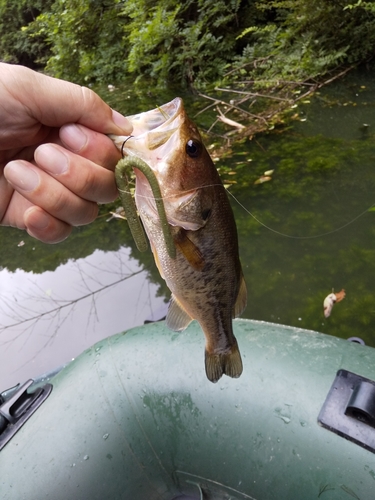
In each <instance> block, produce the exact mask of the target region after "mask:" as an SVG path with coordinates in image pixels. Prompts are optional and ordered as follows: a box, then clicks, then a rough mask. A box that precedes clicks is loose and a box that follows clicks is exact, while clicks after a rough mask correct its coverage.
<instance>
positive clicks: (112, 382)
mask: <svg viewBox="0 0 375 500" xmlns="http://www.w3.org/2000/svg"><path fill="white" fill-rule="evenodd" d="M234 328H235V334H236V337H237V339H238V343H239V346H240V350H241V353H242V358H243V364H244V371H243V374H242V376H241V377H240V378H239V379H230V378H228V377H226V376H224V377H223V378H222V379H221V380H220V381H219V382H218V383H217V384H212V383H210V382H209V381H208V380H207V378H206V376H205V372H204V361H203V357H204V337H203V334H202V332H201V330H200V327H199V325H198V324H196V323H195V322H194V323H193V324H192V325H191V326H190V327H189V328H188V329H187V330H186V331H185V332H183V333H175V332H171V331H169V330H168V329H167V328H166V326H165V324H164V322H162V323H153V324H150V325H147V326H143V327H140V328H135V329H132V330H130V331H128V332H125V333H122V334H119V335H115V336H113V337H109V338H107V339H105V340H103V341H101V342H99V343H98V344H96V345H94V346H93V347H92V348H90V349H88V350H86V351H85V352H84V353H83V354H82V355H81V356H79V357H78V358H77V359H76V360H74V361H73V362H72V363H70V364H69V365H68V366H67V367H66V368H64V369H63V370H62V371H61V372H60V373H59V374H58V375H56V376H55V377H53V379H52V380H51V381H50V382H51V384H52V385H53V390H52V392H51V394H50V396H49V397H48V398H47V399H46V401H45V402H44V403H43V404H42V405H41V406H40V407H39V409H38V410H37V411H36V412H35V413H34V414H33V415H32V416H31V417H30V418H29V420H28V421H27V422H26V423H25V424H24V425H23V426H22V427H21V429H20V430H19V431H18V432H17V433H16V434H15V435H14V437H13V438H12V439H11V440H10V441H9V442H8V443H7V444H6V445H5V447H4V448H3V450H2V451H1V452H0V498H1V499H2V500H23V499H25V500H43V499H52V500H66V499H77V500H86V499H87V500H96V499H97V500H99V499H100V500H104V499H106V500H114V499H131V500H153V499H155V500H159V499H160V500H172V499H177V498H191V499H233V500H234V499H241V500H242V499H256V500H294V499H296V500H297V499H298V500H299V499H301V500H310V499H318V498H321V499H323V500H345V499H347V500H351V499H353V498H355V499H361V500H367V499H372V498H374V487H375V456H374V453H373V452H372V451H370V450H369V449H366V448H365V447H363V446H360V445H359V444H358V443H356V442H353V441H350V440H348V439H345V438H344V437H342V436H340V435H338V434H337V433H335V432H331V431H330V430H328V429H327V428H324V427H323V426H322V425H320V424H319V423H318V417H319V414H320V412H321V409H322V407H323V405H324V402H325V400H326V398H327V395H328V393H329V391H330V388H331V386H332V384H333V382H334V380H335V377H336V374H337V372H338V370H340V369H344V370H348V371H349V372H353V373H355V374H358V375H361V376H363V377H365V378H367V379H370V380H375V349H373V348H370V347H367V346H362V345H359V344H354V343H351V342H348V341H345V340H341V339H338V338H334V337H330V336H327V335H323V334H320V333H316V332H312V331H306V330H301V329H295V328H291V327H286V326H281V325H276V324H270V323H263V322H256V321H247V320H236V321H235V322H234ZM346 418H349V417H346ZM370 427H371V426H370ZM370 427H369V433H370V434H371V432H375V430H374V429H373V428H372V427H371V428H370Z"/></svg>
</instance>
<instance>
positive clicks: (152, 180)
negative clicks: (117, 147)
mask: <svg viewBox="0 0 375 500" xmlns="http://www.w3.org/2000/svg"><path fill="white" fill-rule="evenodd" d="M128 139H129V138H128ZM128 139H126V140H128ZM125 142H126V141H124V143H123V145H122V148H121V152H122V149H123V147H124V145H125ZM133 168H137V169H138V170H140V171H141V172H142V173H143V174H144V175H145V177H146V178H147V180H148V182H149V184H150V187H151V190H152V194H153V195H154V200H155V203H156V209H157V211H158V214H159V219H160V223H161V228H162V231H163V237H164V241H165V245H166V248H167V252H168V255H169V256H170V257H171V258H172V259H174V258H175V257H176V247H175V245H174V242H173V237H172V233H171V230H170V227H169V223H168V219H167V215H166V213H165V208H164V203H163V198H162V196H161V191H160V187H159V183H158V181H157V179H156V176H155V174H154V172H153V171H152V169H151V167H149V166H148V165H147V163H145V162H144V161H143V160H141V159H140V158H136V157H134V156H128V157H126V158H122V159H121V160H120V161H119V162H118V163H117V165H116V168H115V179H116V185H117V189H118V191H119V194H120V198H121V202H122V205H123V207H124V210H125V215H126V218H127V220H128V224H129V228H130V232H131V233H132V236H133V238H134V241H135V243H136V245H137V248H138V250H139V251H140V252H145V251H146V249H147V239H146V235H145V232H144V229H143V227H142V224H141V222H140V220H139V217H138V214H137V209H136V206H135V203H134V200H133V198H132V195H131V194H130V191H129V180H128V175H129V172H130V170H131V169H133Z"/></svg>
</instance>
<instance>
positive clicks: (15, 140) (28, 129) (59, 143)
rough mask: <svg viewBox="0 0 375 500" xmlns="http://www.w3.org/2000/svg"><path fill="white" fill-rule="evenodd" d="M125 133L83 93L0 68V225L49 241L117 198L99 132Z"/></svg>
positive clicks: (110, 147)
mask: <svg viewBox="0 0 375 500" xmlns="http://www.w3.org/2000/svg"><path fill="white" fill-rule="evenodd" d="M131 130H132V126H131V124H130V122H129V121H128V120H127V119H126V118H125V117H123V116H122V115H120V114H119V113H117V112H116V111H113V110H112V109H111V108H110V107H109V106H108V105H107V104H105V103H104V101H102V100H101V99H100V97H99V96H98V95H97V94H95V93H94V92H93V91H91V90H90V89H88V88H85V87H80V86H78V85H75V84H72V83H69V82H65V81H62V80H58V79H55V78H50V77H48V76H45V75H42V74H40V73H36V72H34V71H32V70H30V69H27V68H24V67H22V66H14V65H9V64H5V63H0V224H2V225H8V226H13V227H17V228H19V229H26V230H27V232H28V233H29V234H30V235H31V236H33V237H35V238H37V239H40V240H42V241H44V242H46V243H57V242H59V241H62V240H63V239H65V238H66V237H67V236H68V235H69V234H70V232H71V229H72V226H78V225H82V224H88V223H90V222H92V221H93V220H94V219H95V218H96V216H97V213H98V206H97V203H108V202H111V201H113V200H114V199H116V197H117V194H118V193H117V189H116V185H115V181H114V174H113V169H114V167H115V165H116V163H117V161H118V160H119V159H120V153H119V151H118V150H117V148H116V147H115V146H114V144H113V142H112V141H111V140H110V139H109V138H108V137H107V136H106V134H117V135H129V134H130V133H131Z"/></svg>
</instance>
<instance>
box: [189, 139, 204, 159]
mask: <svg viewBox="0 0 375 500" xmlns="http://www.w3.org/2000/svg"><path fill="white" fill-rule="evenodd" d="M185 149H186V153H187V154H188V155H189V156H190V158H197V157H198V156H199V155H200V153H201V151H202V145H201V143H200V142H198V141H195V140H194V139H189V140H188V141H187V143H186V147H185Z"/></svg>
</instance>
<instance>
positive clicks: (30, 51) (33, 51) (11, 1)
mask: <svg viewBox="0 0 375 500" xmlns="http://www.w3.org/2000/svg"><path fill="white" fill-rule="evenodd" d="M52 2H53V0H35V1H31V0H0V60H3V61H5V62H10V63H20V64H24V65H26V66H31V67H35V66H36V65H37V63H38V62H41V61H42V60H43V59H44V58H45V57H46V56H47V55H48V53H49V51H48V47H47V45H46V41H45V39H44V37H43V36H35V37H32V38H30V37H29V36H28V35H27V33H26V31H25V29H24V28H25V27H26V26H27V25H28V24H29V23H30V22H32V21H33V20H34V19H35V18H36V17H37V16H38V15H39V14H40V13H41V12H42V11H43V10H44V9H49V8H50V6H51V4H52Z"/></svg>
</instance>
